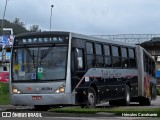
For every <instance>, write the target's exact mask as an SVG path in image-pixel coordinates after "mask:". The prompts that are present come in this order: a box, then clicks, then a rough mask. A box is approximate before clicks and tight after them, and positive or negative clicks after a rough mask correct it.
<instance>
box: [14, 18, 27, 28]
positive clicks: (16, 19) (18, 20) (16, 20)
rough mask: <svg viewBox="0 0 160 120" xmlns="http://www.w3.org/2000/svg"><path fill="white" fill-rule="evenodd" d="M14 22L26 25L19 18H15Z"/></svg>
mask: <svg viewBox="0 0 160 120" xmlns="http://www.w3.org/2000/svg"><path fill="white" fill-rule="evenodd" d="M13 23H14V24H17V25H20V26H22V27H25V24H24V23H23V22H21V21H20V19H19V18H15V20H14V21H13Z"/></svg>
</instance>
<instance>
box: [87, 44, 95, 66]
mask: <svg viewBox="0 0 160 120" xmlns="http://www.w3.org/2000/svg"><path fill="white" fill-rule="evenodd" d="M86 51H87V66H88V68H91V67H94V66H95V60H94V52H93V43H90V42H87V43H86Z"/></svg>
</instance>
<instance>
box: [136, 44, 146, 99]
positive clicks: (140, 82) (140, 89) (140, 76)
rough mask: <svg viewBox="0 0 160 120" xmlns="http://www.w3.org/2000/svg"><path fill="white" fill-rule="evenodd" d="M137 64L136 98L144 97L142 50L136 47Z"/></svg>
mask: <svg viewBox="0 0 160 120" xmlns="http://www.w3.org/2000/svg"><path fill="white" fill-rule="evenodd" d="M136 50H137V58H138V59H137V64H138V71H139V72H138V96H144V92H143V91H144V64H143V50H142V48H141V47H139V46H137V47H136Z"/></svg>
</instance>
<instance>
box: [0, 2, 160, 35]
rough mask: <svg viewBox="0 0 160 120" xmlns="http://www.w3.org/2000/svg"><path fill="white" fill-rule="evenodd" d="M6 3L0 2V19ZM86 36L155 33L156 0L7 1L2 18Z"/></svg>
mask: <svg viewBox="0 0 160 120" xmlns="http://www.w3.org/2000/svg"><path fill="white" fill-rule="evenodd" d="M5 2H6V0H0V19H2V18H3V13H4V8H5ZM51 5H54V7H53V9H52V27H51V29H52V30H56V31H71V32H76V33H81V34H87V35H114V34H159V33H160V0H8V4H7V9H6V15H5V19H7V20H9V21H13V20H14V19H15V18H19V19H20V21H22V22H24V23H25V26H26V27H27V28H29V26H31V25H39V27H40V29H41V30H43V31H48V30H49V29H50V15H51Z"/></svg>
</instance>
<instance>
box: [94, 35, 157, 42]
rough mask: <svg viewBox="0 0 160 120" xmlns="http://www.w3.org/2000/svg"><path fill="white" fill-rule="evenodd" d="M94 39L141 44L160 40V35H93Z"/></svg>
mask: <svg viewBox="0 0 160 120" xmlns="http://www.w3.org/2000/svg"><path fill="white" fill-rule="evenodd" d="M92 36H94V37H98V38H103V39H108V40H114V41H120V42H125V43H132V44H140V43H143V42H145V41H149V40H151V39H152V38H157V37H159V38H160V34H117V35H92Z"/></svg>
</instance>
